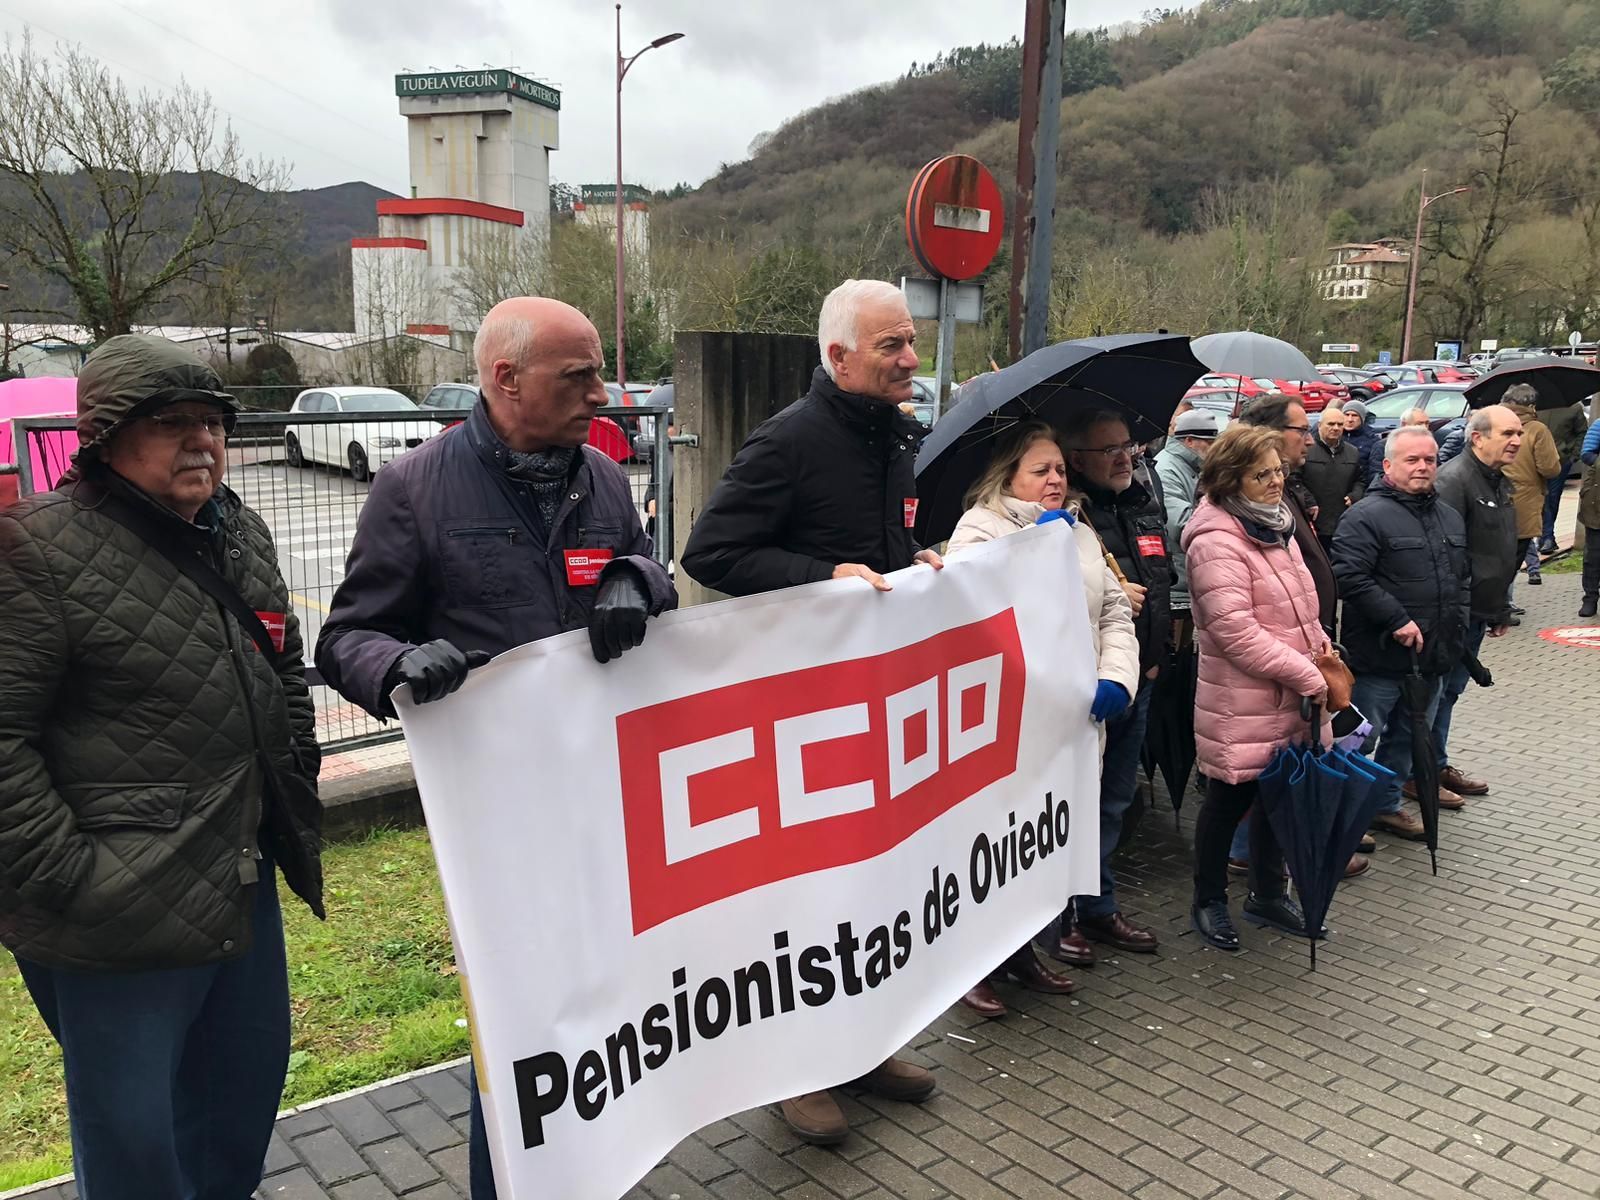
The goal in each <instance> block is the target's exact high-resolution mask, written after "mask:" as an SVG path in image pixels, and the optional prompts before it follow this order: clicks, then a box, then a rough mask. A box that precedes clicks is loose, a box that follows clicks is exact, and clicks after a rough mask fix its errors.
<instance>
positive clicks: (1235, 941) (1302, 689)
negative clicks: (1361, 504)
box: [1182, 425, 1328, 950]
mask: <svg viewBox="0 0 1600 1200" xmlns="http://www.w3.org/2000/svg"><path fill="white" fill-rule="evenodd" d="M1281 445H1282V434H1281V433H1279V432H1278V431H1277V430H1274V429H1264V428H1257V427H1252V426H1246V425H1235V426H1232V427H1231V428H1229V429H1228V431H1227V432H1226V433H1224V434H1223V435H1222V436H1221V437H1220V438H1218V439H1217V440H1216V442H1215V443H1214V444H1213V445H1212V447H1211V450H1210V452H1209V453H1208V454H1207V455H1206V460H1205V466H1204V469H1203V470H1202V471H1201V474H1200V489H1201V491H1202V492H1204V493H1205V497H1204V499H1202V500H1201V502H1200V504H1199V506H1198V507H1197V508H1196V509H1195V511H1194V515H1193V516H1192V517H1190V518H1189V524H1188V525H1187V526H1186V527H1185V528H1184V531H1183V539H1182V540H1183V549H1184V553H1185V554H1186V555H1187V556H1188V562H1189V593H1190V596H1191V598H1192V599H1191V603H1192V605H1193V616H1194V622H1195V637H1196V640H1197V642H1198V644H1199V647H1200V678H1199V684H1198V687H1197V688H1196V691H1195V715H1194V735H1195V748H1196V751H1197V757H1198V760H1199V765H1200V769H1201V771H1203V772H1204V773H1205V775H1206V777H1207V779H1208V780H1209V783H1208V785H1207V792H1206V802H1205V806H1204V807H1203V808H1202V809H1201V811H1200V815H1199V816H1198V817H1197V818H1196V821H1195V835H1194V837H1195V847H1194V849H1195V867H1194V907H1193V909H1192V910H1191V920H1192V922H1193V924H1194V928H1195V930H1196V932H1198V933H1199V934H1200V936H1201V937H1202V938H1204V939H1205V940H1206V941H1207V942H1209V943H1210V944H1211V945H1213V946H1215V947H1217V948H1218V949H1220V950H1237V949H1238V948H1239V935H1238V933H1237V932H1236V931H1235V929H1234V927H1233V922H1232V919H1231V917H1230V916H1229V914H1228V843H1229V841H1230V840H1231V839H1232V837H1233V831H1234V828H1235V827H1236V826H1237V825H1238V824H1239V820H1240V818H1242V817H1243V816H1244V814H1245V811H1246V810H1247V809H1249V810H1250V812H1251V818H1250V896H1249V898H1248V899H1247V900H1246V901H1245V905H1244V911H1245V916H1246V918H1247V919H1249V920H1252V921H1255V922H1256V923H1258V924H1265V925H1271V926H1273V927H1275V928H1278V929H1283V930H1285V931H1286V932H1289V933H1293V934H1297V935H1299V936H1302V937H1303V936H1305V918H1304V916H1303V915H1302V914H1301V912H1300V908H1299V906H1298V905H1297V904H1295V902H1294V901H1293V900H1291V899H1289V897H1288V895H1287V894H1286V889H1285V877H1284V870H1283V854H1282V852H1281V851H1280V850H1279V849H1278V844H1277V839H1276V838H1275V837H1274V836H1273V833H1272V828H1271V826H1270V825H1268V823H1267V820H1266V817H1265V814H1264V813H1263V811H1262V806H1261V805H1259V804H1256V803H1255V798H1256V791H1257V788H1256V782H1255V781H1256V777H1257V776H1259V775H1260V774H1261V772H1262V771H1263V770H1265V769H1266V767H1267V764H1268V763H1270V762H1271V761H1272V758H1273V756H1274V755H1275V754H1276V753H1277V751H1278V749H1279V748H1280V747H1282V746H1285V745H1287V744H1288V743H1289V742H1291V741H1294V740H1297V739H1304V738H1305V737H1306V736H1307V735H1308V732H1309V731H1308V730H1307V728H1306V722H1305V719H1304V718H1303V717H1302V716H1301V712H1300V703H1301V699H1302V698H1303V697H1311V698H1313V699H1317V700H1320V699H1322V698H1323V697H1324V695H1325V694H1326V691H1327V686H1326V684H1325V683H1324V682H1323V678H1322V672H1321V671H1320V670H1319V669H1318V668H1317V666H1316V664H1315V663H1314V662H1313V658H1314V657H1315V656H1316V655H1318V654H1321V653H1323V652H1324V651H1326V650H1327V649H1328V639H1327V635H1326V634H1325V633H1324V632H1323V629H1322V626H1321V624H1320V623H1319V621H1318V608H1317V589H1316V584H1315V583H1314V582H1313V580H1312V578H1311V573H1310V572H1309V571H1308V570H1307V569H1306V566H1305V563H1304V561H1303V560H1302V559H1301V557H1300V550H1299V547H1297V546H1296V545H1295V542H1294V524H1293V520H1294V518H1293V517H1292V516H1291V514H1290V511H1289V509H1288V508H1287V507H1286V506H1285V505H1284V503H1283V483H1284V469H1283V465H1282V462H1281V460H1280V458H1279V455H1278V450H1279V447H1280V446H1281Z"/></svg>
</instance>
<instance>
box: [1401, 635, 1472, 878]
mask: <svg viewBox="0 0 1600 1200" xmlns="http://www.w3.org/2000/svg"><path fill="white" fill-rule="evenodd" d="M1478 669H1479V670H1480V671H1482V670H1483V668H1482V667H1481V666H1480V667H1479V668H1478ZM1469 670H1470V668H1469ZM1433 687H1434V681H1432V680H1429V679H1428V678H1426V677H1425V676H1424V675H1423V674H1422V663H1421V659H1419V658H1418V657H1417V652H1416V651H1415V650H1413V651H1412V652H1411V673H1410V674H1409V675H1404V676H1401V679H1400V702H1401V703H1402V704H1404V705H1405V706H1406V709H1407V710H1408V712H1409V715H1410V718H1411V778H1412V780H1413V781H1414V782H1415V783H1416V785H1417V807H1418V808H1419V809H1421V810H1422V834H1423V837H1424V838H1425V839H1426V841H1427V843H1428V857H1429V858H1431V859H1432V860H1433V873H1434V874H1435V875H1437V874H1438V873H1439V752H1438V750H1437V749H1436V748H1435V747H1434V744H1433V718H1432V717H1431V716H1430V715H1429V712H1428V701H1429V700H1430V699H1432V698H1433V697H1432V692H1433Z"/></svg>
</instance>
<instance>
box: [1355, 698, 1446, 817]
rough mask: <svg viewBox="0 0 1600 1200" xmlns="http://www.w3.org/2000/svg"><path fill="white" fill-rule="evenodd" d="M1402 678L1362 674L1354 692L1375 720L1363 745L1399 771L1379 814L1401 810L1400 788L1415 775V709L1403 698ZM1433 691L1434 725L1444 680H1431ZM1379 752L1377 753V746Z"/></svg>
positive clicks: (1430, 715)
mask: <svg viewBox="0 0 1600 1200" xmlns="http://www.w3.org/2000/svg"><path fill="white" fill-rule="evenodd" d="M1400 682H1401V681H1400V680H1399V679H1391V678H1388V677H1386V676H1383V675H1359V676H1357V677H1356V686H1355V688H1354V690H1353V692H1352V694H1351V700H1352V703H1354V704H1355V706H1356V707H1357V708H1359V709H1360V710H1361V713H1362V715H1363V716H1365V717H1366V718H1367V720H1369V721H1371V722H1372V736H1371V737H1369V738H1368V739H1367V744H1366V745H1365V746H1363V747H1362V749H1363V750H1364V751H1366V753H1367V754H1368V755H1369V756H1370V757H1371V758H1372V759H1373V760H1374V761H1375V762H1377V763H1378V765H1379V766H1383V767H1388V768H1389V770H1391V771H1393V772H1394V773H1395V777H1394V779H1393V780H1391V781H1390V783H1389V785H1388V789H1387V791H1386V793H1385V795H1384V797H1383V802H1382V803H1381V804H1379V805H1378V813H1379V814H1380V815H1381V814H1383V813H1394V812H1399V811H1400V788H1401V785H1402V784H1404V783H1405V781H1406V780H1408V779H1410V778H1411V776H1412V756H1411V747H1412V738H1411V710H1410V708H1409V707H1408V706H1407V705H1406V704H1405V703H1404V702H1403V701H1402V700H1401V699H1400ZM1428 682H1429V684H1430V685H1431V690H1430V692H1429V696H1428V712H1427V719H1428V722H1429V723H1430V724H1431V723H1432V722H1433V718H1434V716H1435V714H1436V713H1437V712H1438V707H1439V693H1440V690H1441V689H1440V686H1439V685H1440V680H1439V678H1438V677H1437V676H1430V677H1429V679H1428ZM1374 746H1376V747H1377V752H1376V753H1374V752H1373V747H1374Z"/></svg>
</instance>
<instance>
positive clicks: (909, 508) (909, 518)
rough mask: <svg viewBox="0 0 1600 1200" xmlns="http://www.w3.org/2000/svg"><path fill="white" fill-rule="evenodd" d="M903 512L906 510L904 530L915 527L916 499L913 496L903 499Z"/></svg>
mask: <svg viewBox="0 0 1600 1200" xmlns="http://www.w3.org/2000/svg"><path fill="white" fill-rule="evenodd" d="M905 510H906V516H905V520H906V528H907V529H910V528H911V527H912V526H913V525H915V524H916V523H917V498H916V497H915V496H907V497H906V499H905Z"/></svg>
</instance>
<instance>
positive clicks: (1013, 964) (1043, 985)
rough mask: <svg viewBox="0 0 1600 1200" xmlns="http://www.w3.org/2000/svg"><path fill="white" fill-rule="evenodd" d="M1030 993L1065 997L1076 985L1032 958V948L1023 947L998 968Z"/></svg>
mask: <svg viewBox="0 0 1600 1200" xmlns="http://www.w3.org/2000/svg"><path fill="white" fill-rule="evenodd" d="M1000 970H1001V971H1003V972H1004V973H1005V974H1007V975H1009V976H1010V977H1011V978H1012V979H1015V980H1016V981H1017V982H1018V983H1020V984H1021V985H1022V986H1023V987H1025V988H1027V989H1028V990H1029V991H1030V992H1043V993H1044V994H1045V995H1046V996H1065V995H1066V994H1067V993H1068V992H1071V991H1074V990H1076V988H1077V986H1078V985H1077V984H1075V983H1073V982H1072V980H1071V979H1069V978H1067V977H1066V976H1065V975H1062V974H1059V973H1058V972H1055V971H1052V970H1051V969H1050V968H1049V967H1047V966H1045V965H1044V964H1043V963H1042V962H1040V961H1039V960H1038V958H1036V957H1035V956H1034V953H1033V947H1032V946H1024V947H1023V948H1022V949H1021V950H1019V951H1017V953H1015V954H1013V955H1012V956H1011V957H1010V958H1008V959H1006V961H1005V964H1004V965H1003V966H1002V967H1001V968H1000Z"/></svg>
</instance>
